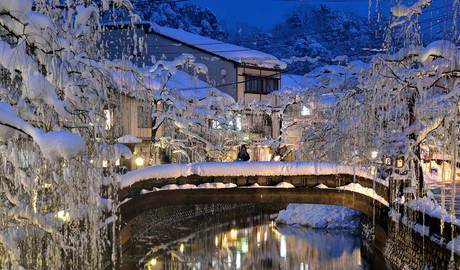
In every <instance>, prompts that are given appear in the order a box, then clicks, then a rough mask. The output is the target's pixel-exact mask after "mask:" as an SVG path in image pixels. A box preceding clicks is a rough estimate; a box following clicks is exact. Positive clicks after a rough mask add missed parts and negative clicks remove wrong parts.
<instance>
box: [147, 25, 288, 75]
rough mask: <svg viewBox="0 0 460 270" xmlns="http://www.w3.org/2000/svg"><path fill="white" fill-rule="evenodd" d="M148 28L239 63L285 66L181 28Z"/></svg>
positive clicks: (257, 52) (265, 54)
mask: <svg viewBox="0 0 460 270" xmlns="http://www.w3.org/2000/svg"><path fill="white" fill-rule="evenodd" d="M150 30H151V31H153V32H154V33H157V34H159V35H161V36H165V37H167V38H169V39H173V40H175V41H178V42H181V43H183V44H186V45H187V46H190V47H194V48H197V49H199V50H203V51H206V52H209V53H210V54H213V55H216V56H218V57H221V58H224V59H226V60H229V61H232V62H237V63H239V64H243V65H250V66H257V67H263V68H270V69H285V68H286V67H287V65H286V63H284V62H283V61H281V60H279V59H278V58H276V57H275V56H273V55H270V54H268V53H264V52H261V51H257V50H253V49H248V48H245V47H241V46H237V45H234V44H230V43H225V42H222V41H218V40H215V39H211V38H207V37H203V36H200V35H197V34H193V33H190V32H186V31H184V30H182V29H174V28H169V27H163V26H159V25H156V24H152V27H151V29H150Z"/></svg>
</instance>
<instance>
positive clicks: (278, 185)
mask: <svg viewBox="0 0 460 270" xmlns="http://www.w3.org/2000/svg"><path fill="white" fill-rule="evenodd" d="M275 187H277V188H295V186H294V185H293V184H291V183H287V182H281V183H278V184H277V185H276V186H275Z"/></svg>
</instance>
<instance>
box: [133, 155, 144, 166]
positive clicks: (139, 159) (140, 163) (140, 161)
mask: <svg viewBox="0 0 460 270" xmlns="http://www.w3.org/2000/svg"><path fill="white" fill-rule="evenodd" d="M135 162H136V166H138V167H142V166H144V159H143V158H142V157H137V158H136V160H135Z"/></svg>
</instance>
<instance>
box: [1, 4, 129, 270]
mask: <svg viewBox="0 0 460 270" xmlns="http://www.w3.org/2000/svg"><path fill="white" fill-rule="evenodd" d="M59 2H60V1H42V0H37V1H32V0H15V1H9V0H2V1H0V33H1V36H0V71H1V78H0V141H1V143H0V163H1V166H0V183H1V185H0V209H1V214H0V268H2V269H103V268H105V267H107V266H108V265H109V264H110V260H111V259H114V258H115V257H111V256H110V254H111V253H112V254H115V252H116V250H115V249H116V245H113V246H111V245H110V244H108V243H109V242H108V241H107V239H108V238H109V237H110V235H114V234H113V232H114V231H113V230H114V229H115V224H116V223H115V222H111V221H114V220H112V219H107V218H108V217H110V216H111V213H112V212H113V211H116V210H115V209H112V206H111V202H112V200H111V199H114V198H115V199H116V189H115V188H114V186H116V184H115V183H116V181H115V180H116V179H115V177H114V176H113V175H112V174H111V173H110V171H109V170H107V171H103V168H102V163H103V160H106V162H109V163H110V162H111V161H112V160H114V158H115V159H116V158H117V156H118V157H119V154H120V151H119V150H120V148H119V147H118V146H117V145H116V144H114V136H113V134H112V131H113V130H109V129H106V121H107V119H106V114H105V111H104V110H105V109H107V106H108V105H109V104H115V105H116V104H117V103H116V96H117V95H118V94H119V93H118V89H117V84H116V83H115V82H114V80H113V77H112V76H111V74H112V71H111V67H110V63H109V62H107V61H104V59H101V58H100V55H101V54H100V48H99V47H98V38H99V34H98V33H99V25H98V21H99V14H100V11H101V9H108V8H111V7H112V6H113V5H116V6H118V7H121V6H123V7H126V8H131V5H130V3H129V2H127V1H123V0H122V1H120V0H117V1H109V0H104V1H102V2H103V5H101V6H100V7H97V6H95V5H93V4H91V3H90V2H89V1H77V0H76V1H65V4H64V5H61V4H60V3H59ZM101 196H104V197H105V199H103V198H102V197H101Z"/></svg>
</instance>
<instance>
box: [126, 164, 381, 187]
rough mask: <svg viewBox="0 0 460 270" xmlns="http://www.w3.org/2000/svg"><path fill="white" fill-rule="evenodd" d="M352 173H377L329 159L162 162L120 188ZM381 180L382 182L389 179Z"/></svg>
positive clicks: (132, 173) (134, 174) (128, 177)
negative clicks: (183, 180)
mask: <svg viewBox="0 0 460 270" xmlns="http://www.w3.org/2000/svg"><path fill="white" fill-rule="evenodd" d="M337 174H348V175H356V176H361V177H364V178H369V179H373V178H374V177H373V176H372V175H371V174H370V172H368V171H367V170H365V169H362V168H359V167H354V166H349V165H342V164H338V163H327V162H203V163H187V164H162V165H155V166H151V167H145V168H142V169H137V170H134V171H130V172H128V173H127V174H125V175H122V176H121V177H120V188H122V189H123V188H127V187H129V186H131V185H133V184H134V183H136V182H140V181H143V180H147V179H166V178H178V177H187V176H191V175H198V176H204V177H205V176H293V175H337ZM377 181H380V182H381V183H382V184H385V185H386V183H385V182H384V181H381V180H379V179H377Z"/></svg>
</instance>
